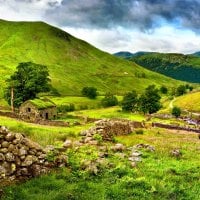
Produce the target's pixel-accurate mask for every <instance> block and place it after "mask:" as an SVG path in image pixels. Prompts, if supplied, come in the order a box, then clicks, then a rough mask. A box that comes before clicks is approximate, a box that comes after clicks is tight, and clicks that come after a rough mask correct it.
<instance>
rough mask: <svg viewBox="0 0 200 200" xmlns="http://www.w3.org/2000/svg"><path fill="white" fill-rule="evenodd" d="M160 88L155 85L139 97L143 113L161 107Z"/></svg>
mask: <svg viewBox="0 0 200 200" xmlns="http://www.w3.org/2000/svg"><path fill="white" fill-rule="evenodd" d="M160 99H161V97H160V95H159V90H158V89H156V87H155V85H150V86H149V87H147V88H146V90H145V92H144V94H142V95H141V96H140V98H139V109H140V111H142V112H143V113H145V114H146V113H149V114H152V113H155V112H157V111H158V110H159V109H160V108H161V103H160Z"/></svg>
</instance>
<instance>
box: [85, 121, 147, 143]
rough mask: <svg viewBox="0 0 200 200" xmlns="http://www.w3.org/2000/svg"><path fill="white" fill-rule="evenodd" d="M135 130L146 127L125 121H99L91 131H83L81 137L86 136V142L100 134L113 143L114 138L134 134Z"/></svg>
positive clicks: (138, 123) (139, 123)
mask: <svg viewBox="0 0 200 200" xmlns="http://www.w3.org/2000/svg"><path fill="white" fill-rule="evenodd" d="M135 128H144V125H143V123H141V122H134V121H130V120H125V119H103V120H99V121H97V122H96V123H95V126H94V127H91V128H90V129H89V130H86V131H82V132H81V135H82V136H86V140H89V139H91V140H92V137H93V136H94V135H95V134H99V135H101V136H102V138H103V140H107V141H111V140H112V139H113V137H114V136H117V135H127V134H130V133H132V132H133V131H134V129H135Z"/></svg>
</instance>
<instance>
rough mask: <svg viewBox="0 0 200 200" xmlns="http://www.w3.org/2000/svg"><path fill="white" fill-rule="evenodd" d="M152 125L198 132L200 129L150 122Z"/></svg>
mask: <svg viewBox="0 0 200 200" xmlns="http://www.w3.org/2000/svg"><path fill="white" fill-rule="evenodd" d="M152 127H159V128H165V129H172V130H182V131H188V132H195V133H200V129H199V128H190V127H183V126H178V125H169V124H162V123H152Z"/></svg>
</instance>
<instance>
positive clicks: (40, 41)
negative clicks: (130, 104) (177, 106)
mask: <svg viewBox="0 0 200 200" xmlns="http://www.w3.org/2000/svg"><path fill="white" fill-rule="evenodd" d="M0 30H1V31H0V74H1V77H0V85H1V86H2V87H1V89H0V96H2V93H3V88H4V87H5V79H7V78H8V77H9V76H10V75H11V74H12V73H13V72H14V71H15V68H16V66H17V65H18V63H19V62H27V61H32V62H35V63H38V64H43V65H47V66H48V69H49V72H50V78H51V80H52V85H53V86H54V87H55V88H56V89H58V91H59V92H60V94H61V95H72V96H73V95H80V94H81V90H82V88H83V87H84V86H93V87H96V88H97V89H98V91H99V93H100V94H105V93H106V92H111V93H114V94H124V93H125V92H127V91H131V90H133V89H135V90H137V91H138V92H141V91H142V90H144V88H146V87H147V86H148V85H150V84H152V83H154V84H156V85H166V86H168V87H172V86H173V85H174V84H178V81H176V80H173V79H170V78H167V77H165V76H162V75H160V74H157V73H154V72H151V71H148V70H146V69H144V68H142V67H140V66H138V65H136V64H134V63H132V62H129V61H126V60H122V59H120V58H116V57H115V56H112V55H110V54H108V53H105V52H102V51H100V50H98V49H96V48H95V47H93V46H91V45H89V44H88V43H86V42H84V41H82V40H78V39H76V38H74V37H73V36H71V35H69V34H67V33H65V32H63V31H61V30H59V29H57V28H54V27H52V26H49V25H48V24H45V23H42V22H8V21H3V20H0ZM143 73H144V74H145V75H146V78H139V77H138V76H137V75H136V74H143Z"/></svg>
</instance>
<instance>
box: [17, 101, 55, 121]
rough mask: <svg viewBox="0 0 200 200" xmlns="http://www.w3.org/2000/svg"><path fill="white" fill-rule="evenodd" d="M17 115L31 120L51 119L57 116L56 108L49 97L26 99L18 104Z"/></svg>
mask: <svg viewBox="0 0 200 200" xmlns="http://www.w3.org/2000/svg"><path fill="white" fill-rule="evenodd" d="M19 116H20V118H22V119H24V120H28V121H32V122H37V121H40V120H52V119H56V117H57V108H56V105H55V104H54V103H53V102H52V101H50V100H49V99H33V100H28V101H26V102H24V103H23V104H22V105H21V106H20V108H19Z"/></svg>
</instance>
